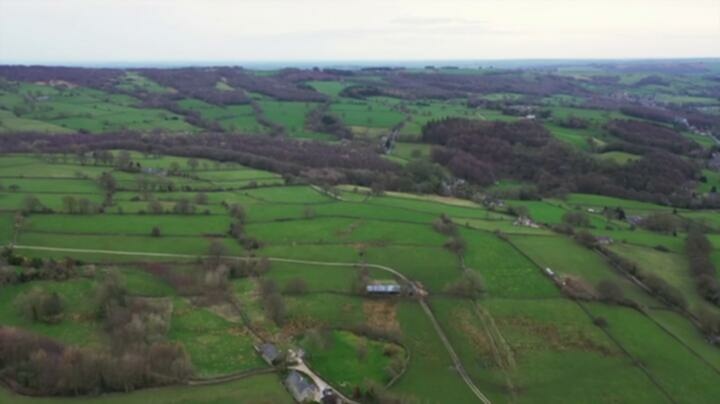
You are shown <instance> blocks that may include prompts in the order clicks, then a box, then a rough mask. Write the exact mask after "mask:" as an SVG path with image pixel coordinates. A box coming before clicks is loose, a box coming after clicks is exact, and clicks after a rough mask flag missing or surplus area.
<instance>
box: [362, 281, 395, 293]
mask: <svg viewBox="0 0 720 404" xmlns="http://www.w3.org/2000/svg"><path fill="white" fill-rule="evenodd" d="M401 290H402V288H401V287H400V284H398V283H397V282H395V281H394V280H376V281H372V282H370V283H369V284H368V285H367V286H366V287H365V291H366V292H367V293H370V294H376V295H395V294H398V293H400V292H401Z"/></svg>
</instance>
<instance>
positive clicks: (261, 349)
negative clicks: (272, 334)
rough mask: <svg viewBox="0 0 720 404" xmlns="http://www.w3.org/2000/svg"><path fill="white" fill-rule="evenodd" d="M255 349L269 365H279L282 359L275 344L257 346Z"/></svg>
mask: <svg viewBox="0 0 720 404" xmlns="http://www.w3.org/2000/svg"><path fill="white" fill-rule="evenodd" d="M255 349H256V350H257V351H258V353H259V354H260V356H262V358H263V359H264V360H265V362H267V363H268V364H269V365H273V366H274V365H277V364H278V362H280V360H281V359H282V355H281V353H280V350H279V349H278V348H277V347H276V346H275V345H273V344H270V343H267V342H266V343H264V344H260V345H258V346H256V347H255Z"/></svg>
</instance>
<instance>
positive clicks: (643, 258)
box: [611, 244, 713, 309]
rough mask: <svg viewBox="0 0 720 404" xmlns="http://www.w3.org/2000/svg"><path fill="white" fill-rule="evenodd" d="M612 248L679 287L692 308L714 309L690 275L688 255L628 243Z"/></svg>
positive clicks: (640, 266) (643, 268)
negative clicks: (697, 288) (699, 291)
mask: <svg viewBox="0 0 720 404" xmlns="http://www.w3.org/2000/svg"><path fill="white" fill-rule="evenodd" d="M611 249H612V250H613V251H615V252H616V253H618V254H620V255H621V256H624V257H625V258H627V259H629V260H631V261H633V262H635V263H636V264H637V265H638V267H639V268H641V269H642V270H644V271H647V272H651V273H654V274H655V275H657V276H659V277H661V278H663V279H664V280H665V281H666V282H668V283H669V284H671V285H673V286H675V287H676V288H678V289H679V290H680V291H681V292H682V293H683V296H685V298H686V299H687V302H688V307H689V308H690V309H696V308H698V307H706V308H709V309H713V308H712V306H711V305H710V304H709V303H708V302H706V301H705V300H704V299H703V298H702V297H700V295H699V294H698V293H697V291H696V289H695V284H694V282H693V280H692V278H691V277H690V269H689V264H688V260H687V257H685V256H684V255H681V254H676V253H672V252H670V253H664V252H661V251H657V250H654V249H650V248H646V247H639V246H631V245H627V244H625V245H614V246H612V247H611Z"/></svg>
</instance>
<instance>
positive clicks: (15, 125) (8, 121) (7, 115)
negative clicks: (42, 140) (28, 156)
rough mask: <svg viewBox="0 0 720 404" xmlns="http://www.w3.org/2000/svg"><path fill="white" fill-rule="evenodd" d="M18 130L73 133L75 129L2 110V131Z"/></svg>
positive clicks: (12, 131)
mask: <svg viewBox="0 0 720 404" xmlns="http://www.w3.org/2000/svg"><path fill="white" fill-rule="evenodd" d="M16 132H21V133H22V132H46V133H72V132H73V131H72V130H71V129H69V128H65V127H62V126H60V125H56V124H53V123H48V122H43V121H40V120H37V119H29V118H21V117H18V116H17V115H15V114H13V113H12V112H10V111H3V110H0V133H16Z"/></svg>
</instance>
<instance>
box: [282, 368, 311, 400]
mask: <svg viewBox="0 0 720 404" xmlns="http://www.w3.org/2000/svg"><path fill="white" fill-rule="evenodd" d="M285 385H286V386H287V388H288V390H290V393H292V395H293V397H295V400H297V401H298V402H300V403H304V402H308V401H313V400H315V397H316V396H317V393H318V388H317V386H316V385H315V384H314V383H313V382H312V381H311V380H309V379H308V378H306V377H305V376H303V374H302V373H300V372H298V371H295V370H291V371H290V373H288V376H287V378H285Z"/></svg>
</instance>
